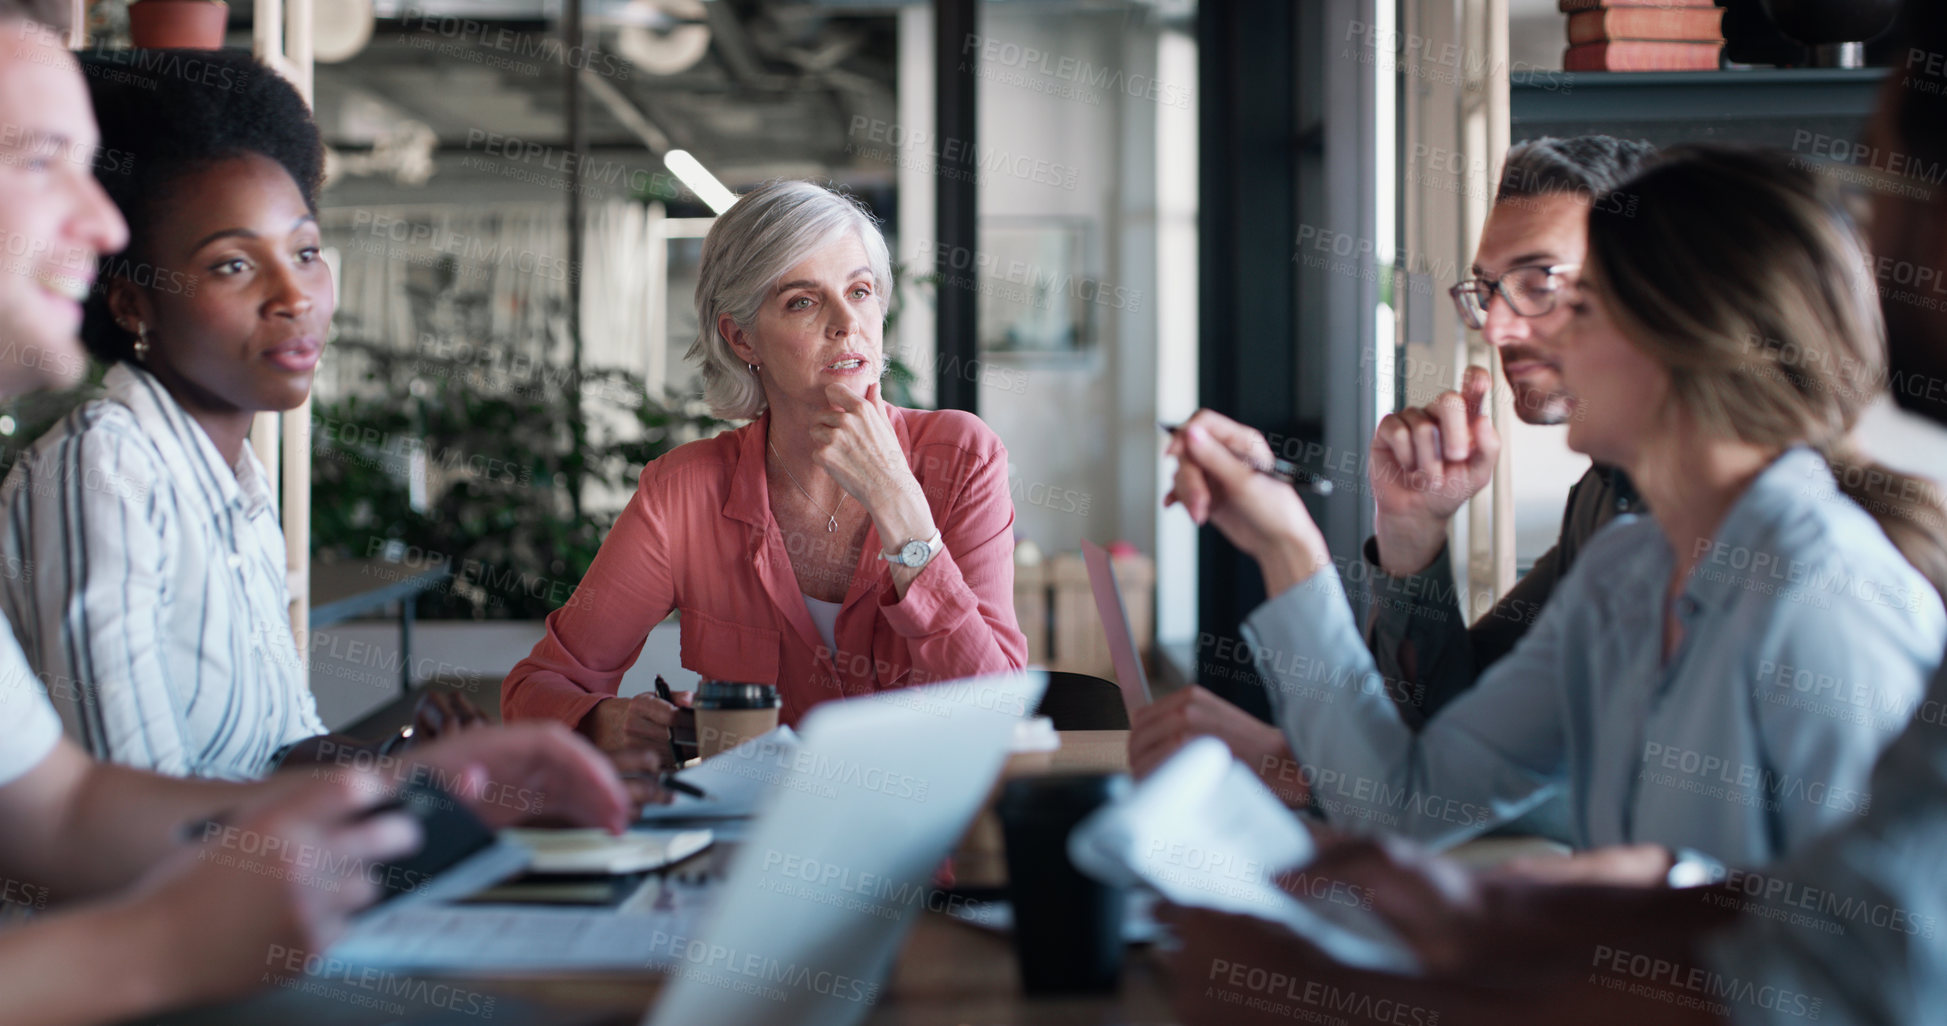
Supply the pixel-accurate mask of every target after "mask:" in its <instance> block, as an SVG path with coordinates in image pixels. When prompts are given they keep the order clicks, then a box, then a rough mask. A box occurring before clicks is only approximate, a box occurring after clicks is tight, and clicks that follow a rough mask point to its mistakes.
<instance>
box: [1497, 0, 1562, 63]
mask: <svg viewBox="0 0 1947 1026" xmlns="http://www.w3.org/2000/svg"><path fill="white" fill-rule="evenodd" d="M1567 19H1568V15H1566V14H1563V13H1562V12H1561V11H1560V10H1559V9H1558V8H1557V7H1556V6H1555V0H1508V67H1510V68H1512V69H1514V70H1516V71H1522V70H1538V71H1560V70H1561V67H1562V51H1563V50H1565V49H1567V48H1568V28H1567Z"/></svg>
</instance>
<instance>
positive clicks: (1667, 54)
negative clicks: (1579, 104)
mask: <svg viewBox="0 0 1947 1026" xmlns="http://www.w3.org/2000/svg"><path fill="white" fill-rule="evenodd" d="M1559 6H1560V7H1561V9H1562V12H1563V13H1564V14H1567V15H1568V50H1567V51H1565V52H1564V53H1563V54H1562V67H1563V69H1564V70H1567V71H1698V70H1708V69H1715V68H1716V67H1717V58H1718V54H1719V52H1720V51H1722V50H1723V48H1724V36H1723V22H1724V9H1723V8H1721V7H1717V6H1714V5H1713V4H1712V2H1711V0H1560V3H1559Z"/></svg>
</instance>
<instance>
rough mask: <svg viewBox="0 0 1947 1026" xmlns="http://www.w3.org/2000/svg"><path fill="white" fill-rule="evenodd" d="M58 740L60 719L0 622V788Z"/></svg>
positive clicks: (10, 632)
mask: <svg viewBox="0 0 1947 1026" xmlns="http://www.w3.org/2000/svg"><path fill="white" fill-rule="evenodd" d="M60 738H61V718H60V717H59V716H56V715H55V714H54V707H53V706H51V705H49V704H47V692H46V691H45V690H44V689H43V688H42V687H41V682H40V680H39V679H38V678H36V677H35V676H34V671H33V670H30V669H28V668H27V657H26V656H25V655H22V654H21V651H20V642H18V641H15V640H14V632H13V628H12V627H9V626H8V625H7V622H6V620H4V619H0V787H5V786H7V785H8V784H11V783H13V782H14V781H16V780H19V779H20V778H21V777H24V776H26V775H27V771H28V770H31V769H33V768H34V767H35V766H38V765H40V763H41V760H42V759H45V758H47V753H49V752H51V751H53V750H54V743H55V742H56V741H59V740H60Z"/></svg>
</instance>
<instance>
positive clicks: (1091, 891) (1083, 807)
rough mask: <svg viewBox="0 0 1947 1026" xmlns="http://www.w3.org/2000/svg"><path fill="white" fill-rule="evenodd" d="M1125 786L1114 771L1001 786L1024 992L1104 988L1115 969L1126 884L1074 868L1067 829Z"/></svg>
mask: <svg viewBox="0 0 1947 1026" xmlns="http://www.w3.org/2000/svg"><path fill="white" fill-rule="evenodd" d="M1128 790H1129V778H1128V776H1127V775H1126V774H1121V773H1113V774H1111V773H1072V774H1060V775H1055V776H1040V777H1023V778H1021V779H1018V780H1013V781H1010V782H1008V784H1007V786H1006V787H1004V788H1003V789H1002V790H1001V799H1000V803H999V804H998V806H997V807H996V809H995V811H996V812H998V813H999V815H1000V820H1001V833H1002V834H1003V836H1004V837H1005V838H1006V844H1007V889H1008V896H1009V897H1010V899H1011V900H1012V901H1013V904H1014V953H1015V955H1016V956H1017V958H1018V959H1019V962H1020V967H1021V985H1022V987H1023V988H1024V989H1025V990H1027V992H1028V993H1030V994H1082V993H1102V992H1105V991H1112V990H1114V989H1115V987H1116V982H1117V980H1118V979H1119V978H1120V977H1121V975H1122V949H1123V941H1122V920H1123V916H1124V913H1125V910H1126V908H1127V906H1128V892H1127V889H1126V888H1122V887H1111V886H1109V885H1108V884H1104V883H1098V882H1097V881H1095V880H1093V879H1090V878H1089V877H1086V876H1083V875H1082V874H1081V873H1080V872H1078V871H1077V870H1076V869H1075V866H1074V864H1073V863H1071V862H1070V861H1069V860H1068V835H1069V834H1070V833H1071V832H1072V831H1073V830H1074V829H1075V827H1076V826H1077V825H1078V824H1080V823H1081V821H1082V820H1084V819H1086V818H1088V815H1089V813H1091V812H1094V811H1095V810H1096V809H1098V808H1100V807H1101V806H1102V805H1104V804H1106V803H1108V802H1111V801H1114V800H1116V799H1118V798H1120V797H1122V796H1123V795H1124V794H1127V793H1128Z"/></svg>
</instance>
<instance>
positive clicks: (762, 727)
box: [693, 680, 784, 759]
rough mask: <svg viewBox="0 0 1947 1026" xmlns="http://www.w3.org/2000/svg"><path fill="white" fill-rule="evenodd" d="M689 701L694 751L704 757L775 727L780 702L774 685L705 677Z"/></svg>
mask: <svg viewBox="0 0 1947 1026" xmlns="http://www.w3.org/2000/svg"><path fill="white" fill-rule="evenodd" d="M693 704H694V706H695V708H696V744H697V754H698V755H701V756H702V757H703V758H705V759H707V758H709V757H710V756H712V755H715V754H717V753H718V752H721V751H723V750H725V749H727V748H735V747H737V746H738V745H740V744H743V743H744V742H745V741H748V740H750V739H751V738H754V737H756V736H758V735H759V734H762V733H765V732H766V731H769V730H771V729H773V728H775V727H776V726H777V711H778V706H780V705H783V704H784V702H783V700H782V699H780V698H779V697H778V694H777V688H776V687H775V686H774V685H770V684H737V683H733V682H731V681H727V680H706V681H704V682H703V684H702V686H701V687H699V688H697V689H696V701H695V702H694V703H693Z"/></svg>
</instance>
